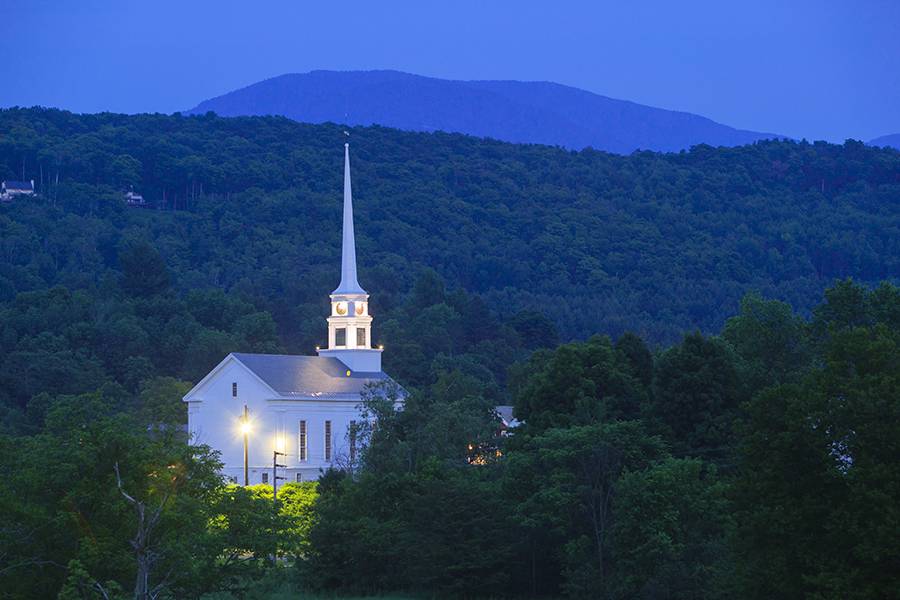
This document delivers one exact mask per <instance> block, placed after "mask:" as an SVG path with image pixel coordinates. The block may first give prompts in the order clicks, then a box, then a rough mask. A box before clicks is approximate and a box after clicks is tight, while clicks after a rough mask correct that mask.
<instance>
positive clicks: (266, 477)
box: [262, 473, 269, 483]
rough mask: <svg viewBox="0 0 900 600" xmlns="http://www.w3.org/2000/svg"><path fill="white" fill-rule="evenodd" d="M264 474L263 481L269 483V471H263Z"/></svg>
mask: <svg viewBox="0 0 900 600" xmlns="http://www.w3.org/2000/svg"><path fill="white" fill-rule="evenodd" d="M262 476H263V478H262V482H263V483H269V474H268V473H263V474H262Z"/></svg>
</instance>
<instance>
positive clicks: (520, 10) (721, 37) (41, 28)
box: [0, 0, 900, 141]
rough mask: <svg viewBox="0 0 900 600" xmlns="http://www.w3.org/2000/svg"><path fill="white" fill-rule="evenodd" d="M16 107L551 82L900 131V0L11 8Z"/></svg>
mask: <svg viewBox="0 0 900 600" xmlns="http://www.w3.org/2000/svg"><path fill="white" fill-rule="evenodd" d="M0 8H2V11H0V12H2V14H3V15H4V17H5V18H4V21H5V23H6V24H7V27H5V28H4V31H3V35H2V36H0V107H6V106H15V105H19V106H31V105H35V104H40V105H44V106H56V107H60V108H66V109H69V110H73V111H77V112H98V111H116V112H128V113H135V112H174V111H177V110H184V109H188V108H191V107H193V106H194V105H196V104H197V103H198V102H200V101H201V100H204V99H206V98H209V97H211V96H216V95H219V94H222V93H224V92H227V91H230V90H233V89H235V88H238V87H243V86H245V85H249V84H251V83H254V82H256V81H259V80H261V79H265V78H268V77H273V76H275V75H280V74H283V73H299V72H305V71H310V70H314V69H335V70H351V69H353V70H356V69H397V70H401V71H407V72H411V73H417V74H420V75H429V76H433V77H442V78H447V79H519V80H549V81H556V82H559V83H564V84H568V85H572V86H576V87H580V88H584V89H587V90H590V91H593V92H596V93H599V94H603V95H606V96H611V97H613V98H621V99H625V100H633V101H635V102H639V103H641V104H648V105H651V106H658V107H661V108H668V109H674V110H684V111H689V112H693V113H697V114H701V115H704V116H707V117H709V118H712V119H714V120H716V121H719V122H721V123H725V124H727V125H731V126H733V127H739V128H743V129H753V130H758V131H769V132H775V133H781V134H785V135H789V136H792V137H797V138H801V137H806V138H808V139H827V140H830V141H843V140H844V139H845V138H847V137H853V138H856V139H863V140H868V139H871V138H873V137H876V136H879V135H884V134H888V133H897V132H900V2H897V1H896V0H789V1H785V0H754V1H753V2H736V1H735V2H729V1H722V0H709V1H699V0H698V1H694V0H680V1H672V0H634V1H632V2H622V1H621V0H619V1H616V2H605V1H604V2H600V1H598V0H594V1H593V2H590V1H585V2H581V1H574V0H555V1H554V0H544V1H543V2H532V1H530V0H493V1H492V0H482V1H471V0H453V1H452V2H451V1H446V0H444V1H440V2H437V1H435V2H428V1H422V0H417V1H412V0H410V1H403V2H401V1H392V0H383V1H381V2H373V1H371V0H368V1H349V0H348V1H343V2H334V1H330V2H315V1H313V0H255V1H252V2H251V1H245V2H233V1H229V0H180V1H178V2H175V1H172V0H153V1H141V2H131V1H126V0H56V1H47V0H0Z"/></svg>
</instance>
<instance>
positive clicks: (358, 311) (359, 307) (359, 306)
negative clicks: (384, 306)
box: [356, 304, 363, 315]
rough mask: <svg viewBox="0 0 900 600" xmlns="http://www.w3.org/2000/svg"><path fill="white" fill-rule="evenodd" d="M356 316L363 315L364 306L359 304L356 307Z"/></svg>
mask: <svg viewBox="0 0 900 600" xmlns="http://www.w3.org/2000/svg"><path fill="white" fill-rule="evenodd" d="M356 314H357V315H361V314H363V305H362V304H357V305H356Z"/></svg>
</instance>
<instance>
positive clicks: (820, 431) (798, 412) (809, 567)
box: [735, 319, 900, 598]
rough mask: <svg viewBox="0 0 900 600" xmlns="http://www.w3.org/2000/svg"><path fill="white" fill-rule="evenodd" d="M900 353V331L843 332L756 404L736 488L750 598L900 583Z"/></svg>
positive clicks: (871, 593)
mask: <svg viewBox="0 0 900 600" xmlns="http://www.w3.org/2000/svg"><path fill="white" fill-rule="evenodd" d="M840 322H843V323H844V324H847V321H846V320H844V319H841V320H840ZM898 357H900V338H898V333H897V330H896V329H892V328H888V327H886V326H885V325H883V324H876V325H874V326H869V327H852V325H851V326H850V328H847V329H843V330H833V333H832V334H831V336H830V338H829V341H828V342H827V350H826V354H825V357H824V358H825V362H824V364H823V366H822V367H820V368H817V369H814V370H813V371H811V372H810V373H808V374H807V375H806V376H805V377H804V378H803V380H802V381H801V382H799V383H797V384H784V385H781V386H778V387H775V388H771V389H768V390H765V391H763V392H762V393H760V394H758V395H757V396H756V397H755V398H754V399H753V400H752V402H751V403H750V404H749V405H748V415H747V420H746V422H745V423H744V425H743V435H742V444H741V453H740V456H741V463H740V466H741V469H740V477H739V479H738V482H737V485H736V489H735V498H736V499H738V509H739V512H738V522H739V525H740V530H739V532H738V539H739V540H740V542H741V546H740V547H741V560H740V564H742V565H743V567H744V569H743V570H744V584H745V587H746V592H745V595H746V596H747V597H758V598H762V597H766V598H797V597H804V596H808V597H822V598H827V597H843V598H876V597H889V596H891V595H893V594H894V593H895V592H896V590H897V589H898V586H900V580H898V578H897V575H896V574H897V573H898V572H900V570H898V569H897V568H896V567H897V566H898V565H897V560H896V557H897V556H900V545H898V540H897V536H896V535H894V533H893V532H896V531H897V530H898V528H900V510H898V508H897V507H898V506H900V492H898V490H900V469H898V465H900V454H898V449H897V444H896V440H897V439H900V426H898V423H900V400H898V399H900V362H898Z"/></svg>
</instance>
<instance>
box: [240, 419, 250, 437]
mask: <svg viewBox="0 0 900 600" xmlns="http://www.w3.org/2000/svg"><path fill="white" fill-rule="evenodd" d="M240 429H241V435H247V434H248V433H250V423H249V422H248V421H241V426H240Z"/></svg>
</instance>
